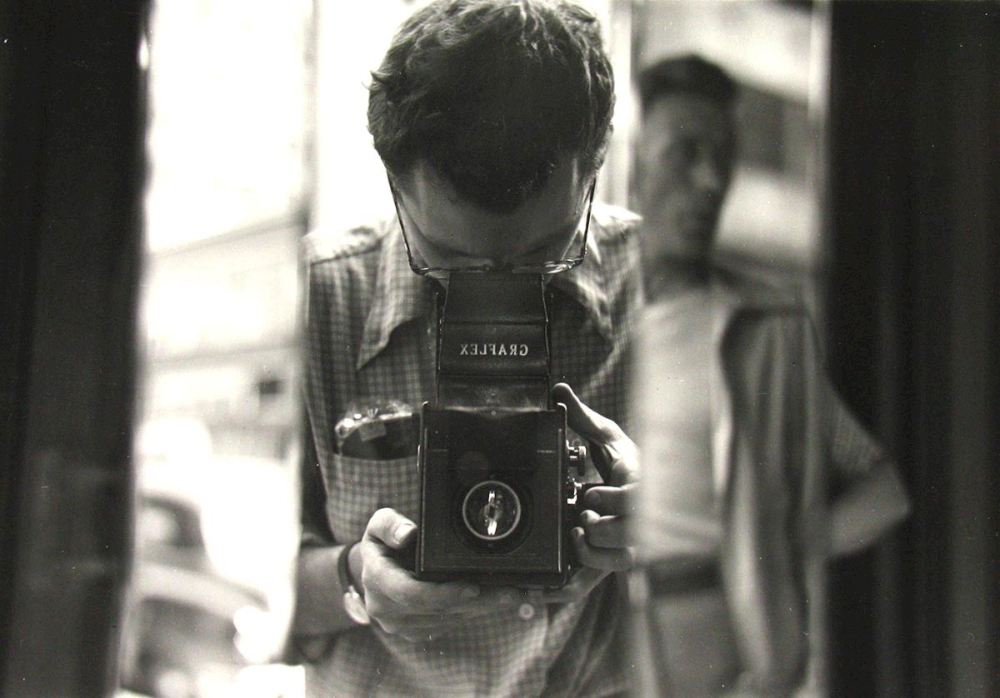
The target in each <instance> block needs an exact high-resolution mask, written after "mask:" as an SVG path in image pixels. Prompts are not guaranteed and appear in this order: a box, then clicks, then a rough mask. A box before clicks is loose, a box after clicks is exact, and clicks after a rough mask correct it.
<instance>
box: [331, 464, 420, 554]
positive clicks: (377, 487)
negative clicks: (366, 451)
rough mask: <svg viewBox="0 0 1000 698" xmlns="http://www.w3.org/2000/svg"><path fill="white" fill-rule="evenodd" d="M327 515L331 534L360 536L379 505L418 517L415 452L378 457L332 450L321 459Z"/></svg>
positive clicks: (346, 539)
mask: <svg viewBox="0 0 1000 698" xmlns="http://www.w3.org/2000/svg"><path fill="white" fill-rule="evenodd" d="M323 469H324V473H323V474H324V480H325V482H326V497H327V499H326V515H327V518H328V520H329V522H330V529H331V531H333V535H334V537H335V538H336V539H337V540H338V541H340V542H344V543H349V542H351V541H355V540H359V539H360V538H361V537H362V536H363V535H364V532H365V527H366V526H367V525H368V520H369V519H370V518H371V516H372V514H374V513H375V512H376V511H377V510H378V509H381V508H383V507H390V508H392V509H395V510H396V511H398V512H399V513H400V514H402V515H403V516H406V517H407V518H409V519H410V520H411V521H413V522H416V521H417V520H418V518H417V517H418V514H419V508H420V477H419V475H418V465H417V456H416V455H411V456H404V457H402V458H392V459H388V460H380V459H373V458H357V457H353V456H343V455H340V454H333V455H332V456H331V457H330V458H329V460H328V461H327V462H324V463H323Z"/></svg>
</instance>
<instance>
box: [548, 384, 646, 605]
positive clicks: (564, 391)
mask: <svg viewBox="0 0 1000 698" xmlns="http://www.w3.org/2000/svg"><path fill="white" fill-rule="evenodd" d="M552 397H553V399H554V400H555V401H556V402H561V403H563V404H564V405H566V417H567V423H568V425H569V427H570V428H571V429H573V431H575V432H576V433H577V434H579V435H580V436H582V437H583V438H585V439H587V440H588V441H589V442H590V454H591V458H592V459H593V461H594V465H595V466H597V470H598V472H599V473H600V474H601V477H602V478H603V479H604V484H603V485H600V486H597V487H592V488H591V489H589V490H588V491H587V493H586V494H585V495H584V498H583V501H584V504H585V506H586V507H587V509H585V510H584V511H583V513H582V514H581V516H580V522H581V526H578V527H576V528H574V529H573V530H572V531H571V536H572V538H573V544H574V546H575V547H576V553H577V556H578V558H579V560H580V562H581V563H582V564H583V565H584V569H582V570H580V571H579V572H577V573H576V574H575V575H574V577H573V579H572V580H571V582H570V583H569V584H568V585H567V586H566V587H565V588H563V589H561V590H559V591H555V592H549V593H548V594H547V595H546V598H547V600H549V601H572V600H576V599H579V598H582V597H583V596H585V595H586V594H588V593H590V591H591V590H592V589H593V588H594V587H595V586H597V584H599V583H600V581H601V580H602V579H603V578H604V577H605V576H607V574H608V573H609V572H613V571H619V570H627V569H629V568H630V567H632V564H633V559H634V553H633V551H632V549H631V547H630V542H631V538H630V535H629V530H628V525H629V517H630V516H631V515H632V513H633V511H634V505H633V503H632V496H631V491H632V489H633V488H634V487H635V486H636V481H637V473H638V466H639V449H638V448H637V447H636V445H635V443H634V442H633V441H632V439H630V438H629V437H628V436H626V435H625V432H624V431H622V429H621V427H619V426H618V425H617V424H615V423H614V422H613V421H611V420H610V419H608V418H607V417H604V416H602V415H600V414H598V413H597V412H594V410H592V409H590V408H589V407H587V406H586V405H584V404H583V403H582V402H580V398H578V397H577V396H576V393H574V392H573V390H572V389H571V388H570V387H569V386H568V385H566V384H565V383H559V384H558V385H556V386H554V387H553V388H552Z"/></svg>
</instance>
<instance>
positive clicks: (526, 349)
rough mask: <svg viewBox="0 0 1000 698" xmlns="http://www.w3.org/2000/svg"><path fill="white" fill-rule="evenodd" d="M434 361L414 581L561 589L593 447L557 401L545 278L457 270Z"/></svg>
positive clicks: (423, 419) (425, 411) (424, 414)
mask: <svg viewBox="0 0 1000 698" xmlns="http://www.w3.org/2000/svg"><path fill="white" fill-rule="evenodd" d="M437 359H438V363H437V379H438V383H437V400H436V402H435V403H433V404H431V403H425V404H424V405H423V406H422V409H421V414H420V446H419V450H418V454H419V463H420V486H421V492H420V496H421V508H420V522H419V523H420V535H419V538H418V543H417V554H416V563H415V572H416V574H417V576H418V577H419V578H420V579H425V580H448V579H464V580H470V581H476V582H479V583H485V584H512V585H516V586H522V587H543V588H555V587H559V586H562V585H564V584H565V583H566V582H567V580H568V579H569V576H570V574H571V568H572V567H573V565H572V547H571V541H570V539H569V531H570V529H571V528H572V527H573V526H574V525H576V520H577V518H578V516H579V511H578V507H577V501H578V499H580V496H581V494H582V492H583V489H584V487H585V486H584V485H582V484H580V483H578V482H577V481H576V480H575V478H574V477H573V474H574V473H575V474H582V472H583V467H584V465H583V464H584V458H585V456H586V452H585V449H584V448H583V447H582V446H571V445H569V444H568V442H567V432H566V409H565V407H564V406H563V405H552V403H551V398H550V375H549V374H550V353H549V336H548V317H547V309H546V305H545V293H544V285H543V281H542V277H541V276H540V275H537V274H511V273H503V272H462V273H453V274H452V275H451V278H450V281H449V283H448V289H447V294H446V297H445V302H444V308H443V311H442V313H441V317H440V320H439V324H438V357H437Z"/></svg>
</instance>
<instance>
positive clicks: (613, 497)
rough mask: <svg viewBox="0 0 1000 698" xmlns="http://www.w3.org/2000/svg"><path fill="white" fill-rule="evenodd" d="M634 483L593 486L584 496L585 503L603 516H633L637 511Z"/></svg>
mask: <svg viewBox="0 0 1000 698" xmlns="http://www.w3.org/2000/svg"><path fill="white" fill-rule="evenodd" d="M634 487H635V485H634V484H629V485H623V486H622V487H603V486H598V487H591V488H590V489H589V490H587V492H586V493H585V494H584V496H583V503H584V505H585V506H586V507H587V508H588V509H593V510H594V511H596V512H597V513H598V514H601V515H602V516H632V515H633V514H634V513H635V497H634V495H633V493H632V489H633V488H634Z"/></svg>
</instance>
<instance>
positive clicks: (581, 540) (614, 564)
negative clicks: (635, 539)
mask: <svg viewBox="0 0 1000 698" xmlns="http://www.w3.org/2000/svg"><path fill="white" fill-rule="evenodd" d="M572 535H573V544H574V546H575V548H576V556H577V559H579V560H580V563H581V564H583V565H585V566H586V567H593V568H595V569H599V570H606V571H609V572H620V571H624V570H629V569H632V566H633V564H635V553H634V552H633V550H632V548H598V547H595V546H593V545H590V543H588V541H587V537H586V536H584V534H583V530H582V529H580V528H575V529H573V532H572Z"/></svg>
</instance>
